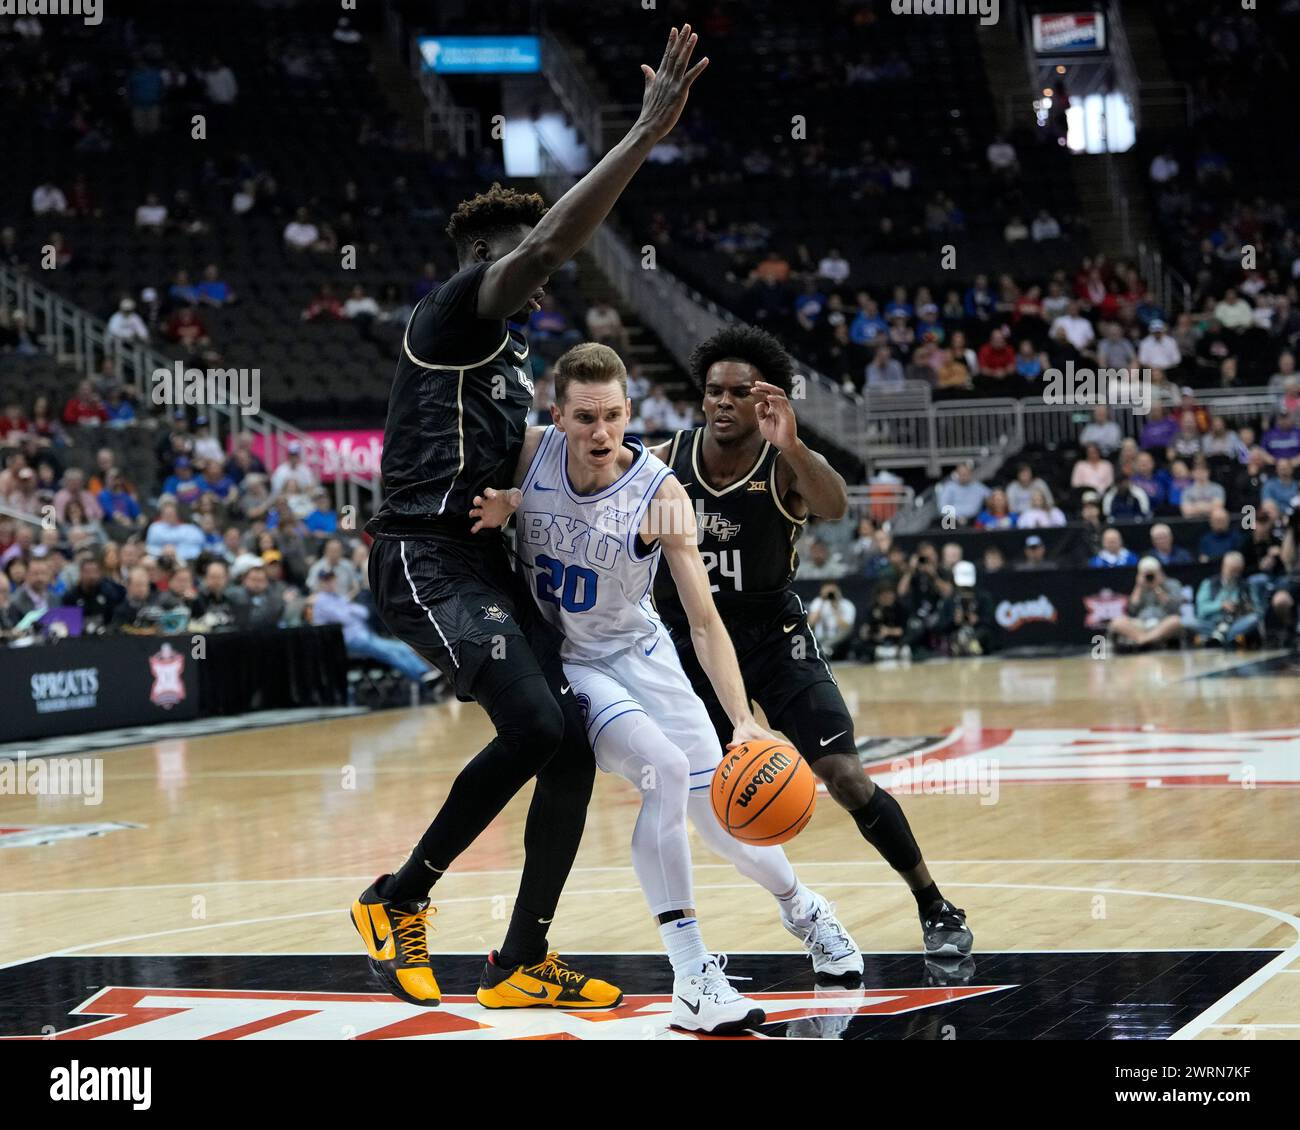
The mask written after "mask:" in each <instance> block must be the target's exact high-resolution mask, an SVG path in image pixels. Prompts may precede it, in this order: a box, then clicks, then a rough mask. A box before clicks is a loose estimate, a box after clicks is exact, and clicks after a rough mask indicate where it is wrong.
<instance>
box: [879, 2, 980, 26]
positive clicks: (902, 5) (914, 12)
mask: <svg viewBox="0 0 1300 1130" xmlns="http://www.w3.org/2000/svg"><path fill="white" fill-rule="evenodd" d="M889 10H890V11H891V12H893V13H894V15H896V16H979V18H980V23H981V24H983V25H984V26H985V27H988V26H989V25H990V24H995V23H997V22H998V0H890V4H889Z"/></svg>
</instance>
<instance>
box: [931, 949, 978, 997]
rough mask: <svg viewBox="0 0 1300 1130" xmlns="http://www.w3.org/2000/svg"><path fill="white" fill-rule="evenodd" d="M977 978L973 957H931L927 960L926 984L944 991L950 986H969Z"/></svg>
mask: <svg viewBox="0 0 1300 1130" xmlns="http://www.w3.org/2000/svg"><path fill="white" fill-rule="evenodd" d="M974 977H975V959H974V958H973V957H930V956H928V955H927V956H926V959H925V984H926V986H927V987H928V988H936V989H942V988H947V987H948V986H950V985H969V984H970V983H971V981H972V980H974Z"/></svg>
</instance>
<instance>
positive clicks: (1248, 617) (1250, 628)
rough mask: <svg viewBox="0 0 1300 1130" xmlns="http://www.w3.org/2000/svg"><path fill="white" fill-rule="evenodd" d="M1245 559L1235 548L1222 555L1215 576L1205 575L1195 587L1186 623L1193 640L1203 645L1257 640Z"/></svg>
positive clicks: (1257, 623) (1258, 628)
mask: <svg viewBox="0 0 1300 1130" xmlns="http://www.w3.org/2000/svg"><path fill="white" fill-rule="evenodd" d="M1245 571H1246V562H1245V559H1244V558H1243V557H1242V555H1241V554H1240V553H1238V552H1237V551H1236V550H1235V549H1234V550H1233V551H1232V552H1231V553H1227V554H1225V555H1224V557H1223V564H1222V565H1221V566H1220V567H1219V575H1218V576H1217V577H1206V578H1205V580H1203V581H1202V582H1201V585H1200V588H1198V589H1197V590H1196V618H1195V620H1194V621H1193V622H1192V623H1191V624H1190V625H1189V627H1191V628H1192V630H1193V631H1195V633H1196V642H1197V643H1198V644H1203V645H1205V646H1207V647H1228V646H1229V645H1231V644H1234V643H1235V644H1240V645H1245V644H1248V643H1250V644H1254V645H1256V646H1258V645H1259V643H1260V642H1261V639H1260V632H1261V618H1260V614H1259V609H1258V608H1256V606H1255V598H1254V596H1253V594H1252V593H1251V591H1250V586H1249V585H1248V584H1246V580H1245V577H1244V575H1243V574H1244V573H1245Z"/></svg>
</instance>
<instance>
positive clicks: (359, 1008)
mask: <svg viewBox="0 0 1300 1130" xmlns="http://www.w3.org/2000/svg"><path fill="white" fill-rule="evenodd" d="M1225 672H1226V673H1225ZM1236 672H1246V673H1253V675H1254V677H1235V673H1236ZM1295 672H1296V669H1295V667H1294V666H1290V667H1287V666H1285V665H1282V666H1281V667H1280V668H1279V669H1276V670H1274V669H1271V667H1270V665H1269V664H1268V663H1260V662H1259V661H1258V657H1249V656H1233V655H1225V654H1221V653H1197V652H1183V653H1164V654H1158V655H1150V656H1138V657H1127V658H1111V659H1108V660H1094V659H1091V658H1089V657H1078V658H1067V659H1055V660H999V659H996V658H985V659H977V660H963V661H960V662H937V663H928V664H923V665H916V666H911V665H883V666H877V667H859V666H840V667H839V668H837V676H838V679H839V682H840V685H841V687H842V688H843V689H844V692H845V695H846V698H847V700H848V703H849V706H850V708H851V710H852V711H853V714H854V717H855V721H856V722H857V727H858V729H857V732H858V735H859V738H860V739H864V738H865V739H868V740H867V741H866V742H865V754H864V755H865V756H867V757H869V758H874V761H873V762H872V763H871V764H870V769H871V771H872V772H873V774H874V775H875V779H876V780H877V782H878V783H880V784H884V785H887V786H889V787H891V788H892V789H893V790H894V791H895V794H896V795H897V796H898V797H899V800H900V803H902V804H903V806H904V808H905V810H906V812H907V813H908V816H909V818H910V820H911V823H912V826H913V828H914V830H915V833H916V836H917V839H918V842H919V843H920V845H921V847H922V849H923V851H924V853H925V855H926V858H927V860H928V861H929V862H930V866H931V869H932V871H933V873H934V876H935V878H936V880H937V881H938V883H939V885H940V886H941V888H942V889H943V891H944V893H945V894H946V895H947V896H948V897H949V898H950V899H951V900H952V901H954V902H955V903H957V904H958V905H960V906H962V907H964V908H965V909H966V910H967V912H968V914H969V917H970V924H971V926H972V928H973V930H974V932H975V950H976V952H975V958H976V969H975V972H974V974H973V975H971V974H969V973H962V972H960V971H958V972H957V973H955V974H952V975H950V976H948V977H946V978H945V977H944V976H943V975H942V974H939V975H935V973H934V971H933V970H932V969H930V967H929V963H926V962H924V961H923V959H922V956H921V950H920V932H919V926H918V922H917V917H916V913H915V907H914V904H913V901H912V899H911V897H910V895H909V894H908V892H907V890H906V889H905V887H904V885H903V884H902V882H901V881H900V880H899V879H898V878H897V877H896V876H895V875H894V874H893V872H892V871H890V870H889V868H888V867H887V866H886V865H885V864H884V863H883V862H882V861H881V860H880V859H879V857H878V856H876V855H875V853H874V852H873V851H872V850H871V849H870V848H869V847H868V846H867V845H866V844H864V843H863V842H862V841H861V839H860V838H859V836H858V833H857V831H856V829H855V827H854V825H853V823H852V821H851V820H850V819H849V818H848V817H847V815H846V814H844V813H843V812H842V811H840V810H839V809H838V808H837V806H836V805H835V804H834V803H833V802H832V801H831V800H830V799H829V798H828V797H826V796H825V795H824V794H823V795H822V796H821V797H820V800H819V804H818V809H817V812H816V815H815V816H814V818H813V820H812V823H811V824H810V825H809V827H808V828H807V829H806V830H805V831H804V832H803V834H801V835H800V836H799V837H798V838H797V839H796V840H795V841H793V842H792V843H791V844H789V845H788V851H789V854H790V856H791V858H792V860H793V861H794V863H795V866H796V869H797V870H798V872H799V874H800V877H801V878H802V879H803V880H804V881H805V882H806V883H808V884H809V885H810V886H812V887H814V888H816V889H818V890H820V891H822V892H823V893H825V894H826V895H827V896H828V897H830V898H831V899H832V900H834V902H835V903H836V904H837V906H838V912H839V915H840V917H841V919H842V920H843V922H844V923H845V925H846V926H847V927H848V929H849V930H850V931H851V932H852V933H853V935H854V936H855V938H856V939H857V941H858V943H859V944H860V945H861V947H862V949H863V950H864V951H866V953H867V972H866V976H865V978H864V983H863V985H862V986H861V987H858V988H856V989H836V990H829V991H823V990H818V989H815V988H814V987H813V984H812V979H811V974H810V972H809V971H808V963H807V961H806V959H804V958H802V957H801V956H800V955H799V945H798V942H797V941H796V940H795V939H794V938H792V937H790V935H788V934H787V933H786V932H785V931H784V930H783V929H782V928H781V926H780V924H779V921H778V919H777V916H776V913H775V909H774V904H773V903H772V900H771V899H770V897H769V896H767V895H766V894H765V893H764V892H762V891H761V890H759V889H758V888H757V887H755V886H753V885H752V884H750V883H749V882H747V881H746V880H745V879H744V878H743V877H741V876H739V875H738V874H737V873H735V872H734V871H733V870H732V869H731V868H730V867H729V866H728V865H726V864H724V863H722V862H721V861H720V860H718V859H716V858H714V857H711V856H710V855H708V854H707V852H706V850H705V849H704V848H703V847H702V846H701V845H700V844H698V842H696V843H695V864H696V871H695V875H696V882H697V887H696V890H697V905H698V908H699V911H700V916H701V921H702V924H703V927H704V931H705V938H706V941H707V942H708V944H709V945H710V947H711V948H714V949H718V950H721V951H724V952H727V953H729V954H731V955H732V958H731V966H730V967H729V968H730V969H732V970H739V971H742V972H743V971H744V970H746V969H749V970H750V976H751V983H750V984H749V985H748V986H742V987H745V988H746V991H752V992H760V991H762V992H763V993H765V994H766V997H765V999H768V1000H769V1001H771V1002H772V1005H770V1006H769V1014H770V1015H773V1014H775V1015H777V1016H778V1018H780V1017H784V1018H785V1020H786V1023H784V1024H780V1023H778V1024H777V1025H776V1026H775V1027H774V1028H773V1029H772V1031H771V1032H770V1033H769V1034H773V1035H798V1034H803V1035H809V1034H811V1035H823V1036H825V1035H839V1036H844V1037H850V1036H854V1035H870V1036H878V1037H883V1038H888V1037H891V1036H918V1035H921V1036H924V1035H926V1034H931V1035H935V1037H936V1038H943V1036H955V1038H958V1039H961V1038H966V1037H968V1036H972V1035H979V1036H980V1037H982V1038H993V1037H999V1036H1002V1037H1008V1036H1011V1037H1035V1038H1052V1037H1057V1036H1083V1037H1098V1038H1112V1037H1115V1036H1118V1035H1128V1036H1137V1037H1151V1038H1165V1037H1175V1038H1180V1039H1182V1038H1197V1039H1240V1038H1245V1039H1295V1038H1297V1036H1300V917H1298V915H1300V870H1298V864H1300V843H1298V842H1297V833H1298V832H1300V788H1297V785H1298V784H1300V693H1297V691H1298V690H1300V678H1297V675H1296V673H1295ZM489 733H490V731H489V728H488V726H487V723H486V719H485V716H484V715H483V714H482V712H481V711H480V710H479V709H478V707H476V706H474V705H461V704H457V703H448V704H441V705H437V706H432V707H425V708H421V709H412V710H401V711H387V712H380V713H371V714H361V715H354V716H350V717H346V718H335V719H329V720H317V721H306V722H302V723H300V724H294V725H285V726H278V727H274V728H263V729H255V730H244V731H240V732H236V733H223V734H214V735H211V736H201V737H186V738H169V739H166V738H165V739H162V740H159V741H157V742H154V743H152V744H148V745H138V746H134V747H127V748H117V749H111V750H107V751H104V752H102V753H100V754H97V756H100V757H102V759H103V772H104V786H103V800H102V804H100V805H98V806H96V807H86V806H85V805H84V804H83V801H82V800H81V799H80V798H69V797H62V798H55V797H49V796H40V797H34V796H23V795H5V796H0V833H3V832H4V831H5V830H12V829H22V828H31V827H33V826H35V827H41V826H46V825H96V824H104V823H114V822H120V823H122V824H125V825H129V826H127V827H122V828H120V829H118V830H115V831H111V832H106V833H105V834H101V835H93V836H85V837H81V838H77V837H76V836H75V834H74V835H73V836H72V837H71V838H62V839H56V840H54V842H50V843H46V844H43V845H39V846H38V845H34V844H33V845H31V846H16V847H10V848H0V1035H9V1036H14V1035H32V1034H40V1033H42V1032H44V1033H45V1034H47V1035H48V1034H57V1033H66V1034H67V1035H68V1036H70V1037H73V1038H78V1037H80V1036H104V1035H107V1036H110V1037H113V1038H129V1037H130V1036H132V1035H133V1034H138V1035H142V1036H143V1035H149V1036H163V1037H167V1036H173V1037H177V1038H187V1037H193V1036H197V1035H205V1034H206V1035H208V1036H209V1037H211V1036H217V1037H218V1038H220V1037H229V1036H231V1035H234V1036H243V1037H245V1038H263V1039H269V1038H304V1037H305V1038H313V1037H321V1038H338V1036H339V1034H340V1033H342V1034H343V1035H357V1034H369V1035H424V1036H431V1037H436V1036H443V1035H448V1036H464V1035H470V1036H473V1037H475V1038H478V1037H483V1038H490V1037H500V1036H512V1035H515V1036H517V1035H534V1036H546V1035H558V1036H564V1035H580V1036H581V1035H586V1034H589V1033H597V1032H598V1033H600V1034H601V1035H605V1034H609V1035H615V1034H620V1035H626V1036H631V1037H633V1038H636V1037H646V1036H650V1037H658V1036H664V1035H666V1034H667V1033H666V1028H665V1025H666V1018H665V1016H664V1009H665V1008H666V1005H663V1004H662V1003H661V1005H660V1006H658V1007H656V1006H654V1005H653V1001H655V1000H659V1001H661V1002H662V1000H663V999H664V998H663V996H662V994H663V993H664V992H666V991H667V988H666V986H667V984H668V983H667V982H666V981H665V979H664V978H665V971H666V969H667V963H666V961H665V960H663V959H662V958H661V957H660V956H659V952H658V938H657V935H656V933H655V930H654V928H653V926H652V923H651V921H650V919H649V916H648V914H647V912H646V908H645V904H644V901H643V899H642V896H641V894H640V892H639V890H638V888H637V885H636V881H635V877H634V875H633V873H632V870H631V867H630V866H629V858H628V845H629V838H630V834H631V828H632V824H633V821H634V819H635V816H636V811H637V805H636V797H635V794H634V793H633V791H632V790H631V788H630V787H629V786H627V785H626V784H625V783H624V782H622V781H621V780H616V779H612V778H609V777H606V776H604V775H603V774H602V775H598V780H597V785H596V791H595V796H594V799H593V802H592V806H591V810H590V814H589V818H588V824H587V830H586V835H585V839H584V841H583V844H582V848H581V851H580V853H579V856H578V859H577V863H576V866H575V869H574V872H573V875H572V877H571V879H570V882H569V886H568V888H567V890H566V892H565V895H564V898H563V901H562V902H561V904H560V908H559V912H558V914H557V916H556V919H555V923H554V926H553V928H552V933H551V942H552V944H553V946H555V947H556V948H558V949H559V950H560V951H561V952H562V953H564V954H565V955H585V956H584V958H583V962H584V964H585V965H586V966H587V967H590V968H591V969H592V971H593V972H596V973H599V974H600V975H604V976H608V977H609V979H611V980H618V981H619V983H620V984H621V985H622V987H623V988H624V989H625V990H626V991H628V993H629V999H628V1003H627V1004H626V1005H625V1006H624V1008H623V1009H622V1010H620V1016H619V1017H618V1018H616V1019H619V1020H623V1021H629V1019H630V1020H633V1021H635V1026H631V1025H630V1024H629V1023H624V1024H622V1025H621V1026H620V1025H619V1024H607V1025H605V1026H603V1027H602V1026H601V1025H599V1024H597V1023H594V1022H593V1021H592V1020H591V1019H589V1018H585V1017H584V1018H574V1017H569V1016H559V1015H557V1014H555V1013H552V1012H546V1013H545V1014H544V1015H543V1013H542V1012H538V1011H531V1012H529V1013H525V1014H520V1013H513V1014H502V1013H496V1012H494V1013H488V1012H487V1011H486V1010H482V1009H479V1008H478V1006H477V1005H476V1004H474V1003H473V999H472V996H470V994H472V992H473V983H474V981H475V980H476V976H477V974H476V970H477V968H478V966H479V965H480V963H481V960H482V955H483V953H484V952H485V951H486V950H487V949H489V948H491V947H493V946H495V945H497V944H499V941H500V939H501V937H502V935H503V932H504V927H505V924H506V920H507V918H508V916H509V913H510V909H511V905H512V899H513V895H514V891H515V885H516V882H517V877H518V869H519V866H520V860H521V852H522V847H521V842H522V827H523V816H524V813H525V811H526V805H527V800H528V795H529V791H530V790H527V789H526V790H525V792H524V793H523V794H521V795H520V796H519V797H516V798H515V800H514V801H513V802H512V803H511V804H510V806H509V807H508V808H507V810H506V811H505V812H504V813H503V814H502V815H501V817H500V818H499V819H498V820H497V821H496V822H495V823H494V824H493V825H492V827H491V828H490V829H489V830H488V832H487V833H486V834H485V835H484V836H483V837H482V838H481V840H480V841H479V842H478V843H476V844H475V845H474V846H473V847H472V848H471V849H470V851H469V852H468V853H467V854H466V855H465V856H464V857H463V858H462V859H460V860H459V861H458V862H457V865H456V867H455V868H454V870H453V871H452V872H450V873H449V874H448V875H447V876H446V877H445V878H444V879H443V880H442V881H441V882H440V883H439V884H438V886H437V888H436V889H435V902H436V904H437V906H438V914H437V917H436V919H435V923H436V927H437V929H436V932H435V933H434V935H433V937H432V939H431V950H432V952H433V954H434V957H435V963H436V964H435V968H436V969H438V970H439V972H440V975H441V976H442V979H443V982H444V991H446V992H448V993H449V994H450V995H449V998H448V1000H447V1002H445V1004H444V1007H443V1008H442V1009H438V1010H418V1009H413V1008H410V1007H408V1006H405V1005H402V1004H401V1003H400V1002H397V1001H394V1000H392V999H391V998H388V997H385V996H384V995H383V994H382V992H380V991H379V990H378V988H377V986H376V985H375V984H374V983H373V982H372V981H370V980H369V973H368V971H367V970H366V968H365V961H364V958H363V957H362V951H361V949H360V947H359V944H358V940H357V939H356V937H355V935H354V934H353V931H352V927H351V925H350V923H349V920H348V916H347V908H348V906H349V904H350V902H351V900H352V899H353V898H354V897H355V896H356V894H357V893H358V892H359V891H360V890H361V889H362V888H363V887H365V886H366V885H367V884H368V883H369V882H370V880H371V879H372V878H373V877H374V876H375V875H376V874H378V873H379V872H380V871H382V870H387V869H391V868H392V867H393V866H394V865H395V864H397V863H399V862H400V861H401V860H402V859H404V858H405V856H406V854H407V852H408V851H409V848H410V845H411V844H412V843H413V842H414V840H415V839H416V838H417V837H418V835H419V833H420V832H421V831H422V830H423V828H424V826H425V825H426V823H427V822H428V820H429V819H430V818H431V816H432V815H433V813H434V812H435V811H436V809H437V807H438V804H439V803H440V801H441V799H442V797H443V796H444V795H445V793H446V790H447V787H448V785H449V784H450V782H451V780H452V778H453V776H454V775H455V773H456V772H457V770H458V769H459V767H460V766H461V765H462V764H463V763H464V761H465V760H466V759H467V758H468V757H469V756H470V755H472V753H473V752H474V751H475V750H477V749H478V748H479V747H480V746H481V744H482V743H483V742H484V741H485V740H486V739H487V738H488V736H489ZM917 751H920V752H919V753H918V752H917ZM19 842H20V843H21V842H30V841H22V840H20V841H19ZM3 843H4V836H3V835H2V834H0V844H3ZM313 955H317V956H313ZM451 955H465V956H463V957H454V956H451ZM620 978H621V980H620ZM656 992H658V993H659V994H660V996H659V997H656V996H655V993H656ZM638 994H641V995H638ZM110 998H111V999H110ZM160 1000H161V1002H162V1003H161V1005H160ZM285 1001H293V1002H297V1003H295V1004H288V1005H287V1004H285ZM891 1001H892V1002H894V1003H892V1004H891V1003H890V1002H891ZM303 1002H311V1003H303ZM899 1002H901V1003H899ZM1010 1002H1014V1003H1010ZM169 1003H170V1005H172V1006H174V1007H163V1006H165V1005H168V1004H169ZM217 1004H219V1005H220V1008H217V1007H216V1006H217ZM343 1005H347V1006H348V1007H349V1008H350V1009H351V1011H348V1009H347V1008H343V1007H342V1006H343ZM335 1006H338V1007H337V1008H336V1007H335ZM214 1009H215V1010H216V1011H214ZM223 1010H224V1011H223ZM241 1010H242V1011H241ZM921 1015H924V1016H926V1017H927V1018H937V1021H938V1025H937V1026H936V1027H933V1028H930V1029H927V1028H925V1027H924V1025H921V1026H918V1025H917V1023H916V1021H917V1017H918V1016H921ZM434 1016H437V1017H438V1019H437V1020H436V1021H435V1020H433V1019H429V1018H431V1017H434ZM837 1016H838V1017H839V1018H840V1019H839V1023H838V1024H836V1023H831V1024H829V1025H827V1024H823V1022H824V1021H826V1018H827V1017H837ZM313 1018H314V1019H313ZM340 1018H341V1019H340ZM809 1018H811V1019H812V1021H814V1022H815V1023H813V1025H812V1027H811V1028H810V1027H809V1026H808V1024H807V1023H805V1024H804V1026H803V1027H800V1025H799V1021H800V1020H803V1021H805V1022H806V1021H808V1020H809ZM850 1021H852V1023H850ZM949 1021H951V1023H949ZM818 1024H823V1026H822V1027H821V1028H819V1027H818V1026H817V1025H818ZM949 1028H952V1029H953V1031H951V1032H950V1031H949Z"/></svg>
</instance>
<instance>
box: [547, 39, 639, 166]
mask: <svg viewBox="0 0 1300 1130" xmlns="http://www.w3.org/2000/svg"><path fill="white" fill-rule="evenodd" d="M542 73H543V74H544V75H545V76H546V80H547V82H548V83H549V84H550V86H551V89H552V90H553V91H555V96H556V97H557V98H558V99H559V100H560V105H561V106H563V107H564V112H565V113H566V114H568V115H569V118H570V120H571V121H572V122H573V124H574V126H575V127H576V129H577V130H578V132H579V133H580V134H581V135H582V139H583V141H585V142H586V143H587V147H588V148H589V149H590V150H591V152H592V153H593V154H594V155H595V156H596V157H597V158H600V157H603V156H604V155H605V154H606V153H607V152H608V151H609V149H610V147H611V146H613V145H614V144H615V143H616V142H617V141H618V140H619V138H621V137H622V136H623V135H624V134H625V133H626V132H627V131H628V130H629V129H631V128H632V125H633V124H634V123H635V122H636V119H637V116H638V115H639V114H640V112H641V106H640V104H639V103H636V104H634V103H630V102H629V103H623V102H611V101H609V100H608V99H607V98H606V97H605V92H604V91H602V90H598V89H597V88H596V87H595V85H593V84H592V83H591V82H590V81H589V80H588V78H587V76H586V75H584V74H583V73H582V70H581V68H579V67H578V65H577V64H576V63H575V62H574V60H573V56H572V55H571V54H570V52H569V49H568V47H567V46H566V45H565V43H564V42H563V40H561V39H560V37H559V36H557V35H556V34H555V32H553V31H547V32H545V33H543V35H542Z"/></svg>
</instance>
